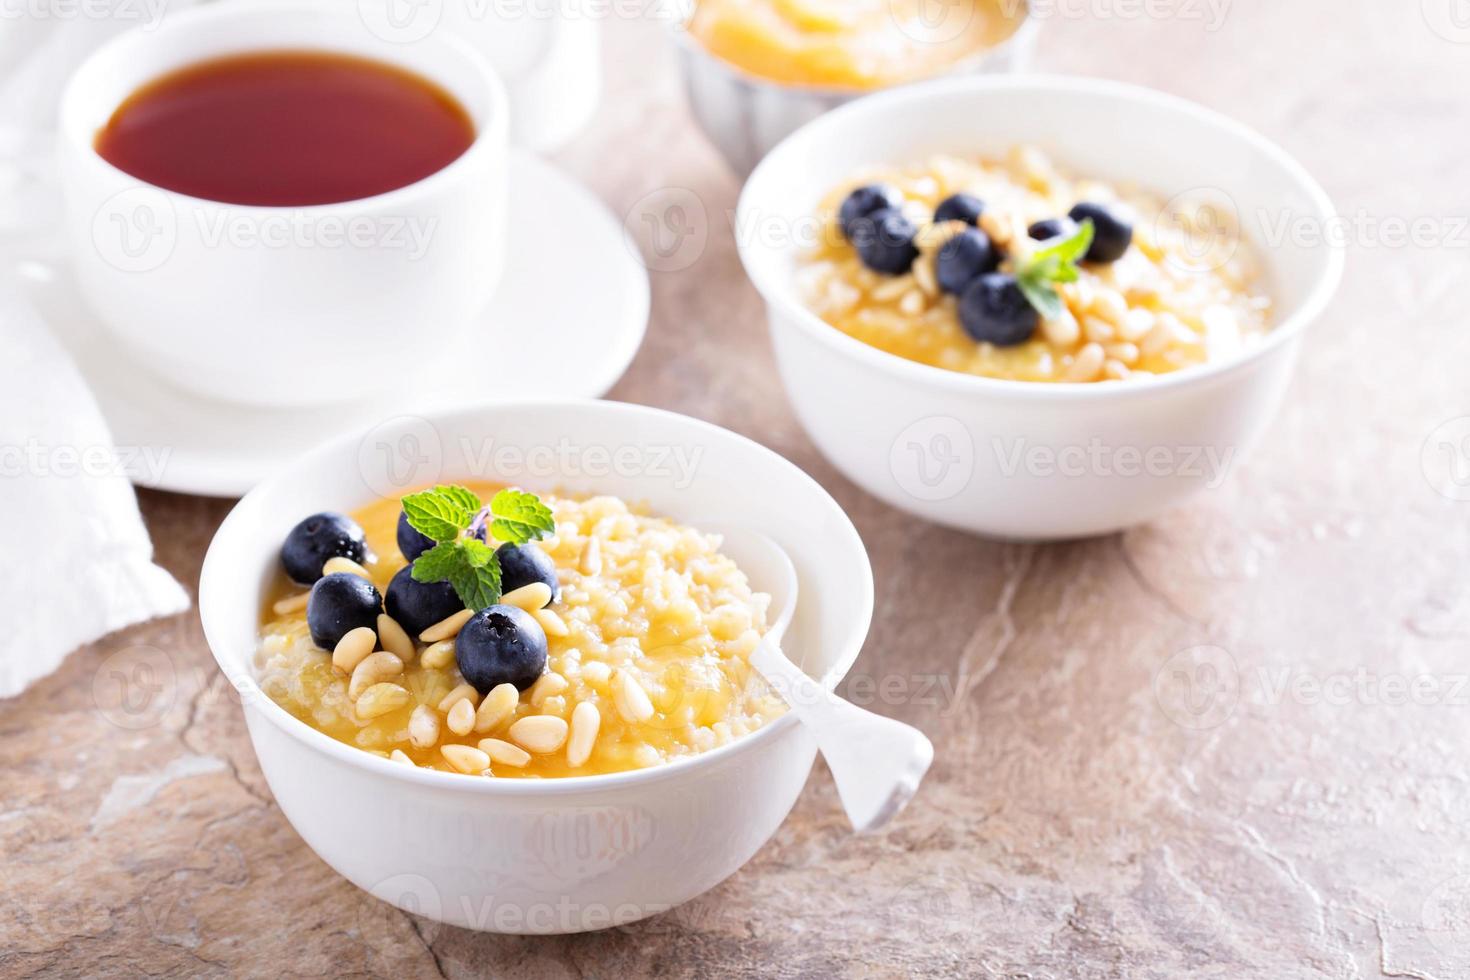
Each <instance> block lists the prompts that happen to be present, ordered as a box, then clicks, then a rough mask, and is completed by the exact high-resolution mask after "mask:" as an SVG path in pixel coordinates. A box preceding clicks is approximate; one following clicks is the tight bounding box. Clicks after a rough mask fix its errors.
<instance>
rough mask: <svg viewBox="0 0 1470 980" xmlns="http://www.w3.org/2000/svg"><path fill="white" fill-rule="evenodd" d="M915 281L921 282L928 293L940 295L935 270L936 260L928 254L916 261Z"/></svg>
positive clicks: (920, 284) (921, 286) (921, 285)
mask: <svg viewBox="0 0 1470 980" xmlns="http://www.w3.org/2000/svg"><path fill="white" fill-rule="evenodd" d="M914 282H916V283H918V284H919V288H920V289H922V290H923V291H924V292H925V294H926V295H929V296H938V295H939V280H938V278H937V277H936V276H935V272H934V260H933V259H932V258H930V257H929V256H927V255H923V256H920V257H919V259H918V261H916V262H915V263H914Z"/></svg>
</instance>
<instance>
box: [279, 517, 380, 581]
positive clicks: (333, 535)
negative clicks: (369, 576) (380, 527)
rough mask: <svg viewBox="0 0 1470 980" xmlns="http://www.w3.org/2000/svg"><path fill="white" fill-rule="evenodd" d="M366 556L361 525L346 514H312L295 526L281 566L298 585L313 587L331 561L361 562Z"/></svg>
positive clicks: (282, 548) (282, 555)
mask: <svg viewBox="0 0 1470 980" xmlns="http://www.w3.org/2000/svg"><path fill="white" fill-rule="evenodd" d="M367 557H368V546H367V538H366V537H365V536H364V535H363V533H362V526H361V525H359V524H358V523H357V522H356V521H354V520H353V519H352V518H350V517H348V516H347V515H346V514H336V513H331V512H328V513H324V514H312V515H311V516H310V517H308V518H307V519H306V520H304V521H302V522H301V523H300V524H297V525H296V526H295V527H293V528H292V529H291V533H290V534H287V535H286V542H285V544H283V545H281V564H282V565H284V566H285V567H286V574H287V575H289V576H291V581H293V582H295V583H296V584H297V585H310V584H311V583H313V582H315V581H316V580H317V579H319V578H321V577H322V566H323V565H325V564H326V563H327V559H328V558H351V559H352V560H353V561H355V562H362V561H366V560H367Z"/></svg>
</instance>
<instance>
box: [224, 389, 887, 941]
mask: <svg viewBox="0 0 1470 980" xmlns="http://www.w3.org/2000/svg"><path fill="white" fill-rule="evenodd" d="M398 450H403V452H399V451H398ZM492 462H493V464H494V468H493V469H487V464H490V463H492ZM470 477H485V478H493V479H502V480H506V481H507V482H514V483H517V484H519V485H522V486H526V487H528V488H533V489H541V490H546V489H552V488H560V489H564V490H568V491H589V492H590V491H598V492H608V493H614V494H618V495H620V496H622V497H624V498H626V499H630V500H641V501H646V502H647V503H648V505H649V506H650V507H652V508H653V509H654V510H655V511H656V512H659V513H663V514H667V515H669V516H671V517H673V518H676V519H681V518H682V519H684V520H689V521H698V520H704V521H707V522H710V523H712V524H714V523H721V524H727V525H730V524H738V525H743V526H748V527H753V528H759V529H762V530H764V531H765V532H766V533H767V534H769V535H770V536H771V537H772V538H773V539H774V540H776V541H777V542H779V543H780V544H781V545H782V546H783V547H784V548H785V549H786V550H787V552H788V553H789V554H790V556H791V558H792V560H793V561H794V562H795V564H796V568H797V574H798V576H799V578H800V589H801V595H800V599H799V602H798V605H797V609H796V615H795V618H794V620H793V621H792V624H791V626H790V627H789V629H788V631H787V633H786V638H785V641H784V643H783V646H784V648H785V650H786V652H787V654H788V655H790V656H791V657H792V659H793V660H795V661H796V662H798V663H799V664H801V665H802V666H803V668H804V669H805V670H806V671H807V673H808V674H810V675H811V676H813V677H815V678H817V679H818V680H820V682H821V683H822V684H824V685H826V686H828V687H831V686H832V685H835V684H836V683H837V681H838V680H840V679H841V677H842V676H843V675H844V674H845V673H846V672H847V670H848V668H849V667H850V666H851V665H852V662H853V660H854V659H855V658H856V657H857V654H858V650H859V648H860V647H861V646H862V643H863V638H864V636H865V635H866V634H867V630H868V622H869V619H870V617H871V614H872V609H873V578H872V570H871V568H870V567H869V565H868V558H867V554H866V552H865V551H864V549H863V544H862V541H861V540H860V539H859V538H858V535H857V532H856V530H854V528H853V526H852V523H851V522H850V521H849V520H848V519H847V517H846V515H845V514H843V512H842V510H841V509H840V508H839V507H838V506H837V504H836V503H835V502H834V501H833V500H832V498H831V497H829V496H828V495H827V494H826V492H825V491H823V490H822V488H821V487H819V486H818V485H817V484H816V483H815V482H814V481H813V480H812V479H811V478H810V477H808V476H807V475H806V474H804V473H802V472H801V471H800V470H799V469H797V468H796V467H795V466H793V465H792V464H790V463H788V462H787V461H786V460H784V459H782V458H781V457H779V456H777V455H776V454H775V453H773V452H771V451H770V450H768V449H765V448H763V447H761V446H759V445H757V444H756V443H753V442H751V441H750V440H748V439H745V438H743V437H741V436H738V435H735V434H733V433H731V432H727V431H725V430H723V429H719V428H716V427H715V426H712V425H709V424H707V423H704V422H699V421H696V420H694V419H690V418H686V417H684V416H680V415H675V414H672V413H669V412H663V411H659V410H656V409H652V408H644V407H641V406H635V405H624V404H619V403H616V402H594V401H587V402H561V403H510V404H505V405H497V406H494V407H487V408H483V409H479V410H475V411H468V412H460V413H457V414H453V415H443V416H437V417H433V418H430V419H398V420H394V421H391V422H388V423H385V424H384V425H381V426H378V427H377V428H375V429H373V430H372V431H371V432H370V433H368V434H367V435H363V436H350V437H347V438H344V439H341V440H339V441H337V442H334V443H332V444H330V445H327V446H325V447H323V448H322V449H320V450H318V451H316V452H313V453H311V454H309V455H308V456H306V457H304V458H302V459H301V460H300V461H298V462H297V463H296V464H294V465H293V466H291V467H289V468H288V469H286V470H285V471H284V472H282V473H281V474H280V475H279V476H276V477H275V478H273V479H271V480H269V481H267V482H265V483H263V484H261V485H260V486H259V487H257V488H256V489H255V490H253V491H252V492H251V493H249V494H248V495H247V496H246V497H245V498H244V499H243V500H242V501H241V502H240V504H239V505H238V506H237V507H236V508H235V509H234V510H233V511H231V513H230V515H229V516H228V517H227V518H226V519H225V522H224V524H223V525H221V527H220V529H219V532H218V534H217V535H216V536H215V539H214V542H213V544H211V546H210V549H209V553H208V555H207V556H206V558H205V562H204V570H203V574H202V576H201V579H200V583H199V609H200V614H201V616H202V617H203V621H204V631H205V634H206V636H207V637H208V640H209V644H210V647H211V648H212V649H213V651H214V655H215V659H216V660H218V661H219V665H220V669H221V670H223V671H224V672H225V674H226V675H227V676H228V677H229V678H230V680H231V682H232V683H233V684H234V686H235V688H236V689H237V690H238V691H239V692H240V695H241V700H242V702H243V706H244V711H245V720H246V725H247V727H248V729H249V731H250V738H251V741H252V742H253V743H254V745H255V752H256V755H257V757H258V758H259V760H260V766H261V769H262V771H263V772H264V773H265V777H266V780H267V781H268V782H269V783H270V787H271V791H272V792H273V793H274V794H275V797H276V801H277V802H278V803H279V804H280V806H281V811H282V812H283V813H284V814H285V815H286V818H287V819H288V820H290V821H291V824H292V825H293V826H294V827H295V828H296V830H297V832H298V833H300V835H301V837H302V838H303V839H304V840H305V841H306V843H307V844H308V845H310V847H311V848H312V850H314V851H316V853H317V854H318V855H319V856H320V857H321V858H322V860H324V861H326V862H327V863H328V864H329V865H331V866H332V867H333V868H335V869H336V870H337V871H339V872H340V873H341V874H343V875H344V876H346V877H347V878H348V879H350V880H351V881H352V882H354V883H355V884H357V885H358V886H360V887H362V888H364V889H367V890H368V891H370V892H372V893H373V894H374V895H376V896H378V897H379V898H382V899H384V900H385V901H388V902H391V903H393V904H394V905H397V906H398V907H399V908H402V909H405V910H407V911H413V912H418V913H420V914H423V915H427V916H429V917H430V918H433V919H437V920H439V921H442V922H448V923H452V924H454V925H458V926H466V927H469V928H473V929H481V930H487V931H494V932H511V933H554V932H578V931H583V930H586V929H595V928H601V927H605V926H609V925H615V924H618V923H622V922H630V921H633V920H635V919H639V918H642V917H644V916H647V915H651V914H654V913H656V912H659V911H663V910H665V909H667V908H670V907H672V906H674V905H677V904H679V903H680V902H684V901H687V900H688V899H690V898H693V897H694V896H695V895H698V894H699V893H701V892H703V891H705V890H707V889H709V888H711V887H713V886H714V885H715V884H717V883H718V882H720V881H721V880H723V879H724V878H726V877H727V876H729V875H730V874H732V873H733V872H734V871H735V870H736V869H737V868H739V867H740V866H741V865H742V864H744V863H745V861H746V860H748V859H749V858H750V856H751V855H752V854H754V853H755V851H756V849H757V848H759V847H760V846H761V845H762V844H764V843H765V842H766V841H767V840H768V839H769V838H770V836H771V835H772V834H773V833H774V832H775V830H776V828H777V827H778V826H779V825H780V823H781V821H782V820H783V819H785V817H786V814H787V813H788V812H789V811H790V809H791V807H792V805H793V804H794V803H795V801H796V798H797V795H798V794H799V793H800V792H801V788H802V785H803V784H804V783H805V782H806V777H807V774H808V772H809V771H810V769H811V765H812V761H813V758H814V755H815V751H816V745H815V742H814V741H813V740H812V738H811V737H810V736H809V735H808V734H807V733H806V731H805V730H804V729H803V728H802V727H801V726H800V725H799V724H798V723H797V721H796V718H795V717H794V716H792V715H786V716H784V717H782V718H779V719H777V720H776V721H775V722H773V723H771V724H770V725H768V726H766V727H765V728H763V729H761V730H760V731H757V732H755V733H753V734H751V735H749V736H747V737H745V738H742V739H739V740H737V741H735V742H732V743H730V744H729V745H726V746H723V747H721V748H719V749H716V750H714V751H711V752H708V753H705V754H703V755H700V756H695V757H692V758H689V759H685V760H681V761H678V762H675V763H672V764H669V765H667V766H663V767H659V768H652V769H645V770H641V771H636V772H627V773H618V774H613V775H607V776H580V777H574V778H568V779H547V780H524V779H494V778H481V777H470V776H460V775H457V774H452V773H443V772H435V771H431V770H427V769H409V768H407V767H404V766H403V765H401V764H399V763H394V762H389V761H388V760H386V759H383V758H379V757H377V756H374V755H372V754H370V753H368V752H364V751H362V750H360V749H356V748H353V747H350V746H347V745H344V744H342V743H340V742H337V741H334V740H333V739H331V738H328V737H327V736H325V735H323V734H321V733H320V732H317V731H316V730H315V729H312V728H310V727H309V726H307V725H306V724H304V723H302V722H300V721H298V720H297V719H296V718H294V717H292V716H291V715H290V714H288V713H287V712H286V711H284V710H283V709H282V708H280V707H279V706H277V705H276V704H275V703H274V702H273V701H271V700H270V699H269V698H268V697H266V696H265V695H264V694H263V693H262V692H261V690H260V688H259V687H258V686H257V684H256V682H255V675H254V670H253V658H254V651H255V649H256V643H257V636H258V633H259V627H260V623H259V616H260V609H261V607H262V601H263V596H264V590H265V588H266V587H267V585H268V583H269V582H270V581H271V579H272V576H273V575H274V574H275V571H276V569H277V567H278V562H279V558H278V553H279V549H280V544H281V541H282V539H283V538H284V536H285V534H286V532H287V531H289V530H290V528H291V527H292V525H293V524H294V523H295V522H296V521H298V520H299V519H300V518H301V517H302V515H304V514H310V513H314V512H316V511H320V510H324V509H352V508H355V507H357V506H360V505H362V504H365V503H367V502H369V501H370V500H372V499H375V498H376V497H377V496H379V495H381V494H384V493H390V492H398V491H402V490H405V489H408V488H409V487H411V486H418V485H422V484H425V483H433V482H436V481H445V480H449V481H452V480H457V479H466V478H470ZM754 584H755V585H756V586H757V587H759V586H760V583H759V582H756V583H754Z"/></svg>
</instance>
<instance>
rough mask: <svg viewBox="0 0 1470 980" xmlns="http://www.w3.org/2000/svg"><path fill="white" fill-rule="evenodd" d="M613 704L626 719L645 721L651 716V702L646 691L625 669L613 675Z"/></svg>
mask: <svg viewBox="0 0 1470 980" xmlns="http://www.w3.org/2000/svg"><path fill="white" fill-rule="evenodd" d="M613 704H615V705H616V706H617V709H618V714H620V715H622V716H623V718H624V720H626V721H631V722H640V721H647V720H648V719H650V718H652V717H653V702H652V701H650V700H648V692H647V691H645V690H643V685H642V684H639V683H638V679H637V678H636V677H634V676H633V675H632V674H630V673H628V672H627V671H626V670H620V671H618V672H617V675H616V676H615V677H613Z"/></svg>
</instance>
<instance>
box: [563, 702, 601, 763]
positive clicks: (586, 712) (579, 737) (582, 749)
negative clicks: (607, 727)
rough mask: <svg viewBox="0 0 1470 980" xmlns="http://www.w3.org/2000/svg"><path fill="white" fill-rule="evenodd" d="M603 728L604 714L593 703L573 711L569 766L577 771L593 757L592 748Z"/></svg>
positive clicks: (568, 757) (568, 742) (568, 744)
mask: <svg viewBox="0 0 1470 980" xmlns="http://www.w3.org/2000/svg"><path fill="white" fill-rule="evenodd" d="M601 726H602V714H601V713H600V712H599V711H598V710H597V705H595V704H593V703H592V702H591V701H583V702H581V703H580V704H578V705H577V706H576V707H575V708H573V709H572V735H571V738H570V739H568V740H567V765H569V766H571V767H572V768H573V769H575V768H577V767H578V766H580V765H582V764H583V763H585V762H586V761H587V759H588V758H589V757H591V755H592V746H593V745H594V744H595V743H596V742H597V729H598V728H600V727H601Z"/></svg>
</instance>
